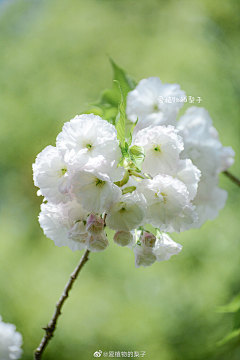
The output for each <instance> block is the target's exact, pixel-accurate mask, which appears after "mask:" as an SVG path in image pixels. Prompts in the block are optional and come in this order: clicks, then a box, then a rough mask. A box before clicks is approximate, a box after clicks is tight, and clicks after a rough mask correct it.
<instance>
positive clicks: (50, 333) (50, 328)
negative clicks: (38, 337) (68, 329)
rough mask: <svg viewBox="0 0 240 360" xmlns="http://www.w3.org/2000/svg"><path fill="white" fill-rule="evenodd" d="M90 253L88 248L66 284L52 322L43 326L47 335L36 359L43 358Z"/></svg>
mask: <svg viewBox="0 0 240 360" xmlns="http://www.w3.org/2000/svg"><path fill="white" fill-rule="evenodd" d="M89 253H90V251H89V250H86V251H85V253H84V254H83V256H82V258H81V260H80V261H79V263H78V265H77V267H76V269H75V270H74V272H73V273H72V274H71V276H70V279H69V280H68V283H67V285H66V286H65V289H64V291H63V293H62V295H61V297H60V299H59V301H58V302H57V304H56V308H55V311H54V314H53V317H52V319H51V321H50V323H49V324H48V325H47V327H45V328H43V329H44V330H45V335H44V337H43V338H42V341H41V343H40V345H39V346H38V348H37V349H36V351H35V353H34V359H35V360H39V359H41V357H42V353H43V351H44V349H45V347H46V346H47V344H48V342H49V341H50V340H51V338H52V337H53V335H54V331H55V329H56V325H57V320H58V317H59V316H60V315H61V309H62V306H63V304H64V302H65V300H66V299H67V297H68V293H69V291H70V290H71V288H72V286H73V283H74V281H75V280H76V278H77V276H78V274H79V272H80V270H81V269H82V267H83V266H84V264H86V262H87V261H88V260H89V258H88V255H89Z"/></svg>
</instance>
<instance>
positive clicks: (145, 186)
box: [33, 78, 234, 267]
mask: <svg viewBox="0 0 240 360" xmlns="http://www.w3.org/2000/svg"><path fill="white" fill-rule="evenodd" d="M172 95H174V96H175V97H176V96H177V97H182V96H184V95H185V93H184V92H183V91H182V90H181V89H180V86H179V85H177V84H174V85H170V84H165V85H163V84H162V83H161V81H160V80H159V79H158V78H149V79H144V80H142V81H140V83H139V84H138V85H137V87H136V88H135V90H133V91H131V92H130V93H129V94H128V98H127V108H126V112H127V116H128V118H129V119H130V120H132V121H135V120H136V118H138V123H137V125H136V126H135V129H134V132H133V134H132V141H131V140H130V142H129V140H127V141H122V140H121V139H120V137H119V134H118V133H117V130H116V128H115V126H113V125H112V124H110V123H109V122H107V121H106V120H103V119H102V118H100V117H99V116H97V115H93V114H90V115H80V116H76V117H75V118H74V119H72V120H71V121H70V122H67V123H65V124H64V126H63V129H62V132H61V133H60V134H59V135H58V136H57V141H56V147H53V146H47V147H46V148H45V149H44V150H43V151H42V152H41V153H40V154H39V155H38V156H37V159H36V162H35V164H33V173H34V183H35V185H36V186H37V187H39V188H40V190H39V191H38V194H39V195H43V196H44V202H43V204H42V206H41V213H40V215H39V222H40V225H41V227H42V228H43V230H44V233H45V235H46V236H47V237H49V238H50V239H52V240H53V241H54V243H55V245H57V246H66V245H67V246H69V248H70V249H72V250H73V251H75V250H82V249H89V250H90V251H103V250H104V249H106V247H107V246H108V245H109V243H108V239H107V236H106V233H105V230H104V229H105V226H107V227H108V228H110V229H113V230H115V231H116V233H115V235H114V242H115V243H116V244H118V245H120V246H127V247H130V248H131V249H133V251H134V254H135V265H136V267H139V266H141V265H142V266H148V265H151V264H152V263H153V262H154V261H156V260H157V261H163V260H168V259H169V258H170V257H171V256H172V255H174V254H178V252H179V251H180V250H181V245H179V244H177V243H175V242H174V241H173V240H172V239H170V237H169V236H168V235H167V234H165V232H170V233H171V232H180V231H186V230H189V229H190V228H192V227H196V226H199V224H200V225H201V224H202V223H203V222H204V221H205V220H206V219H207V218H213V217H215V216H216V214H217V212H218V210H219V209H220V208H221V207H223V203H224V202H225V198H226V194H225V191H224V190H222V189H219V188H218V187H217V180H218V173H219V172H220V171H222V170H225V169H226V168H227V167H228V166H229V165H231V163H232V159H231V156H232V155H234V153H233V150H232V149H231V148H224V147H223V146H222V145H221V143H220V141H219V139H218V136H217V132H216V130H215V129H214V128H213V127H212V122H211V119H210V118H209V115H208V113H207V112H206V111H205V110H204V109H201V108H192V112H191V111H188V112H187V113H186V115H184V116H183V117H182V118H181V119H180V121H179V122H178V123H177V122H176V116H177V114H178V110H179V107H181V106H182V103H180V102H176V103H173V104H159V103H157V99H158V98H159V96H172ZM119 121H120V120H119ZM174 125H175V127H174ZM117 128H118V125H117ZM130 138H131V137H130ZM119 139H120V140H119ZM139 159H141V161H140V163H139ZM212 162H213V165H212ZM199 169H200V170H201V171H200V170H199ZM201 172H202V177H201ZM200 177H201V181H200ZM199 181H200V184H201V186H200V187H199V189H198V183H199ZM210 187H211V189H210ZM209 189H210V190H209ZM210 196H211V199H209V197H210ZM222 198H224V199H222ZM213 208H214V209H213ZM216 209H217V210H216ZM196 210H197V211H196ZM214 211H215V212H214ZM199 215H200V219H199ZM145 224H151V225H152V227H153V228H155V229H156V230H155V232H156V233H158V236H157V238H156V237H155V236H154V235H153V234H151V233H149V232H147V231H146V230H145V228H144V227H145Z"/></svg>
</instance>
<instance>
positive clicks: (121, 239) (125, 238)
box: [113, 230, 133, 246]
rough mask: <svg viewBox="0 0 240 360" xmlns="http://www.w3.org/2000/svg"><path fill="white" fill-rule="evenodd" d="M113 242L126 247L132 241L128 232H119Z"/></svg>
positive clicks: (131, 236)
mask: <svg viewBox="0 0 240 360" xmlns="http://www.w3.org/2000/svg"><path fill="white" fill-rule="evenodd" d="M113 240H114V242H115V243H116V244H117V245H120V246H127V245H129V244H130V243H131V242H132V241H133V235H132V234H131V233H130V231H124V230H119V231H117V232H116V233H115V235H114V237H113Z"/></svg>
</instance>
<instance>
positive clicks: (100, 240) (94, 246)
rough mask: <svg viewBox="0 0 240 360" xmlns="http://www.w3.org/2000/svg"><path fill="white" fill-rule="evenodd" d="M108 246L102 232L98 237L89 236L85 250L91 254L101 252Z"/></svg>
mask: <svg viewBox="0 0 240 360" xmlns="http://www.w3.org/2000/svg"><path fill="white" fill-rule="evenodd" d="M107 246H109V243H108V239H107V237H106V234H105V233H104V231H102V232H101V234H100V235H91V236H90V237H89V240H88V244H87V248H88V250H90V251H92V252H98V251H103V250H105V249H106V248H107Z"/></svg>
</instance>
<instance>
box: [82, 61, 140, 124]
mask: <svg viewBox="0 0 240 360" xmlns="http://www.w3.org/2000/svg"><path fill="white" fill-rule="evenodd" d="M109 61H110V63H111V65H112V69H113V80H117V81H118V83H119V84H120V86H121V89H122V94H123V98H124V108H125V107H126V96H127V94H128V92H129V91H131V90H133V89H134V88H135V87H136V85H137V83H136V81H135V80H134V79H133V77H132V76H131V75H128V74H127V73H126V72H125V71H124V70H123V69H122V68H121V67H119V66H118V65H117V64H116V63H115V62H114V61H113V60H112V59H111V58H110V57H109ZM118 83H117V82H113V86H112V88H111V89H105V90H103V91H102V92H101V94H100V97H99V98H98V100H97V101H95V102H93V103H91V104H89V105H90V106H92V107H94V108H93V109H94V111H91V112H93V113H94V114H96V115H98V114H99V113H100V111H101V115H100V116H101V117H102V118H103V119H104V120H107V121H109V122H110V123H111V124H113V125H115V119H116V116H117V112H118V104H119V102H120V101H121V93H120V92H119V85H118ZM97 109H99V110H97ZM86 113H89V112H86V111H84V114H86ZM127 124H128V121H127Z"/></svg>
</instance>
